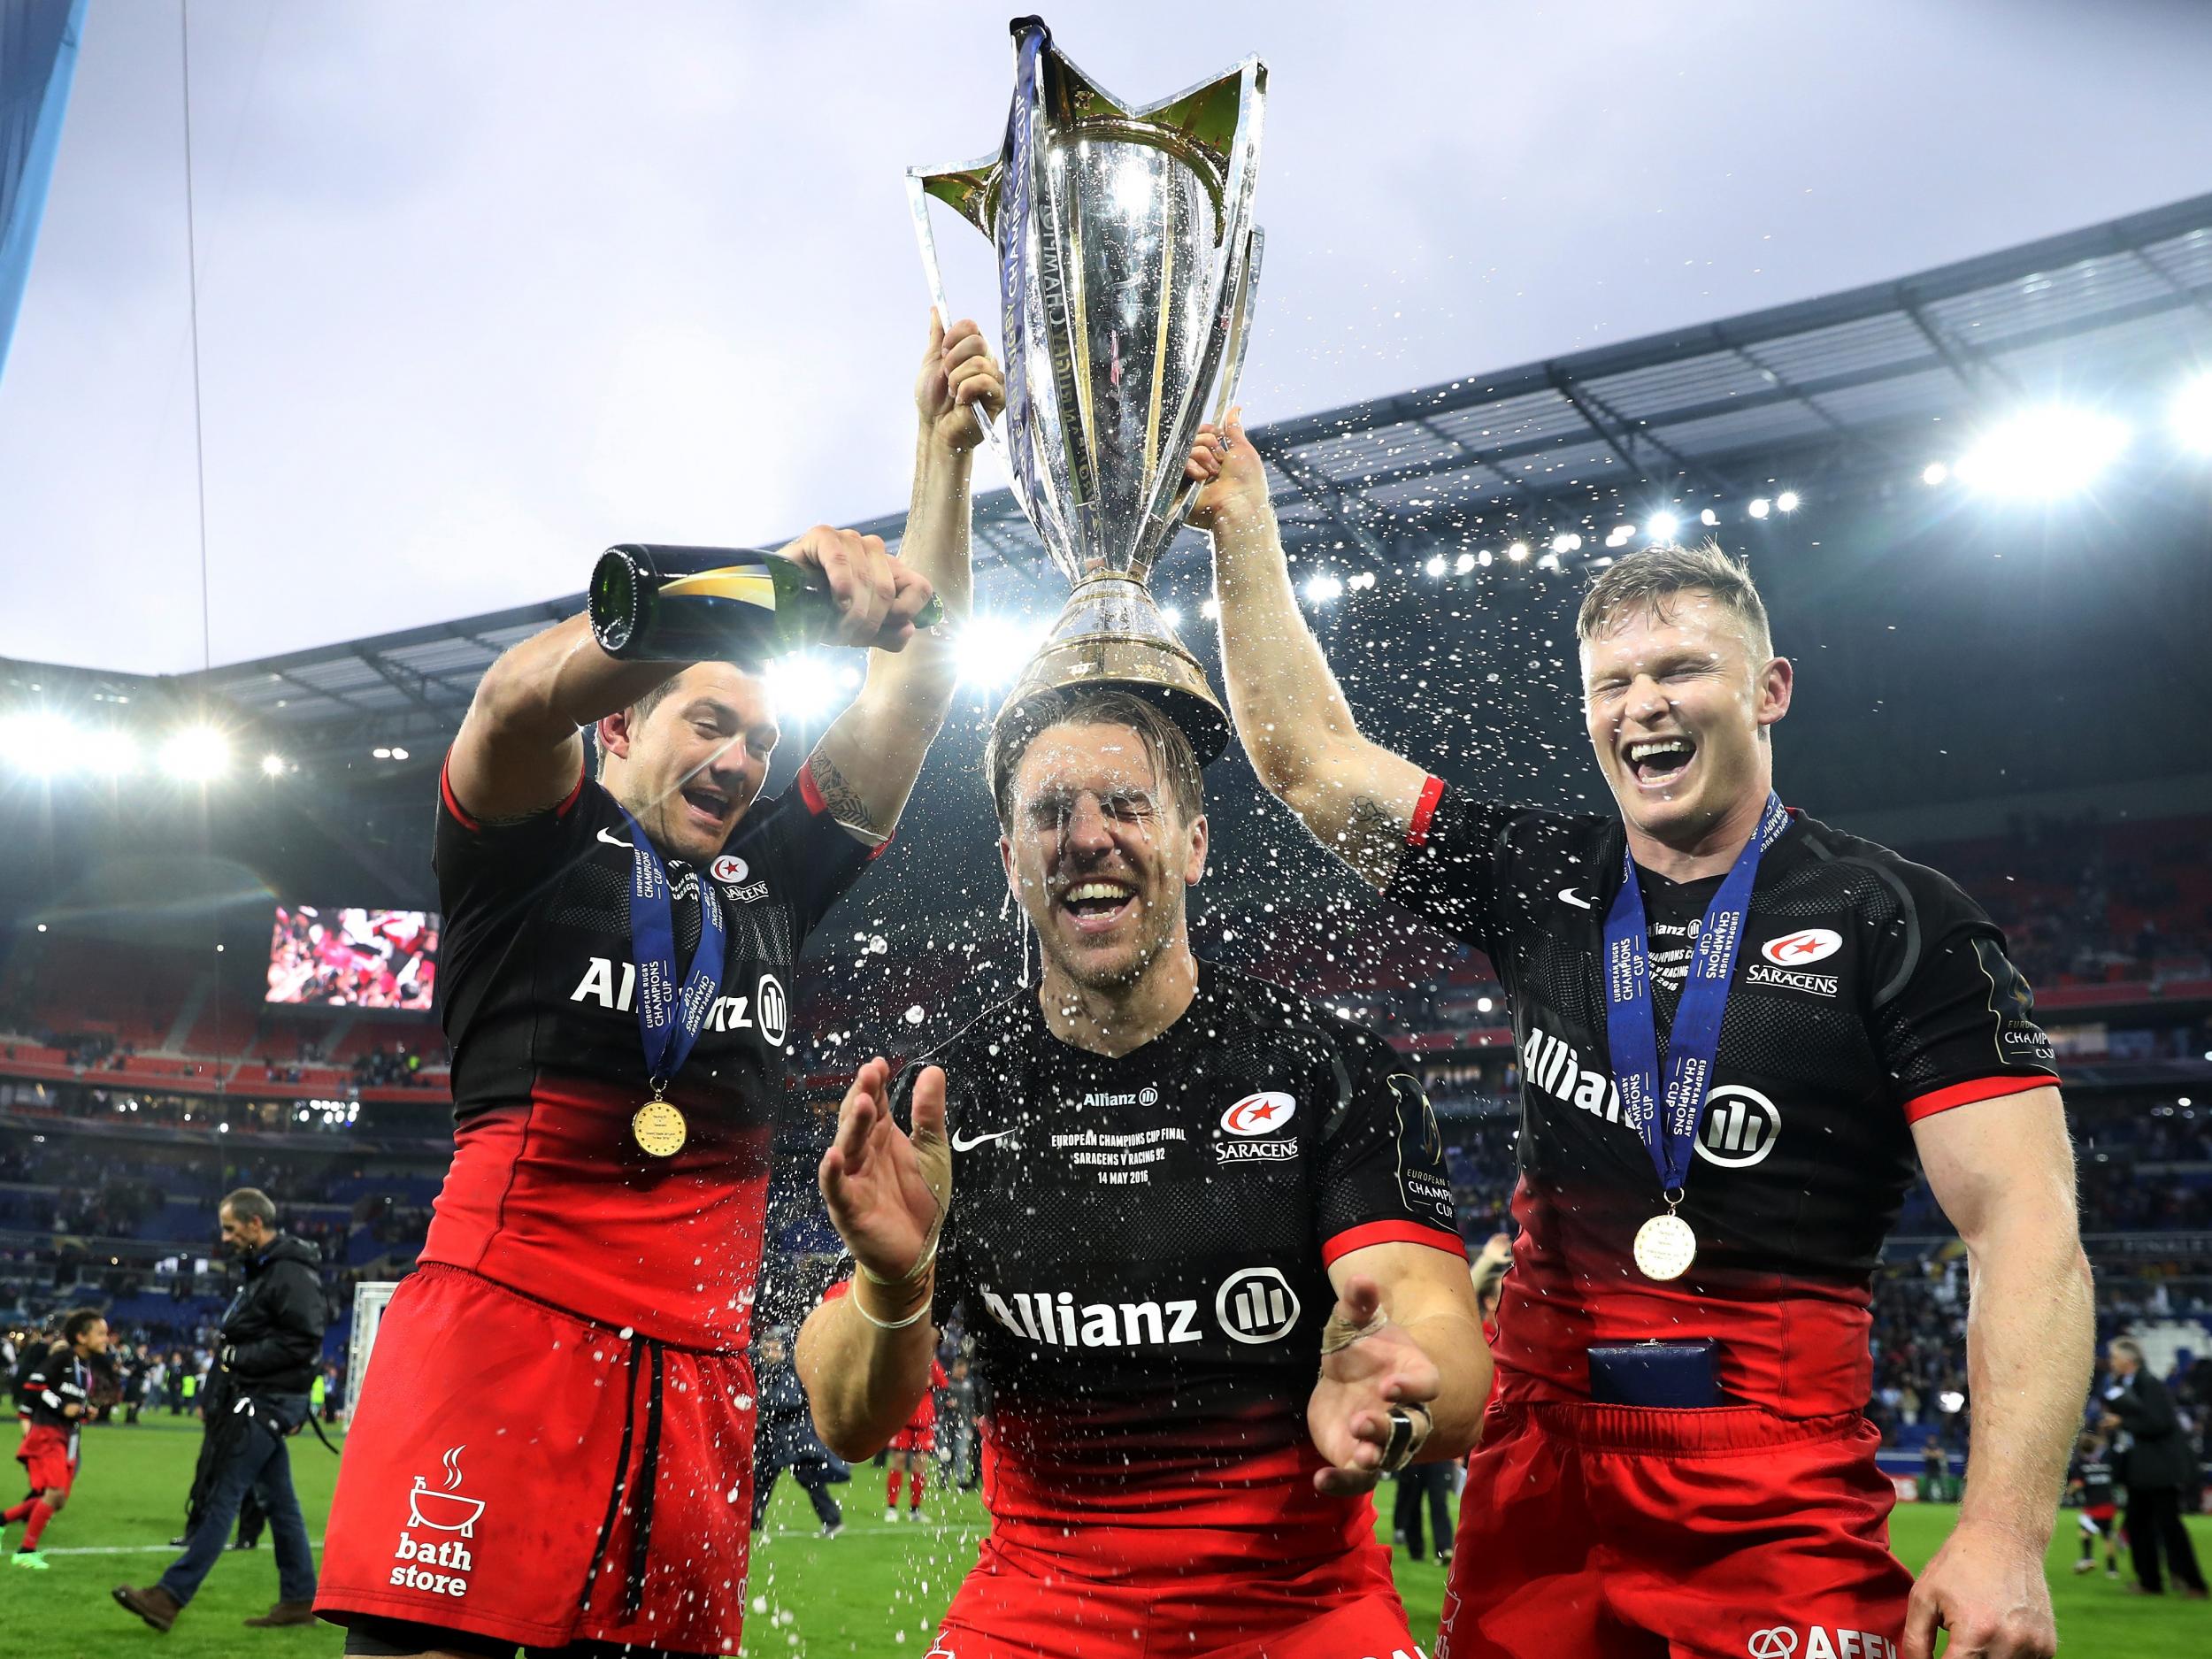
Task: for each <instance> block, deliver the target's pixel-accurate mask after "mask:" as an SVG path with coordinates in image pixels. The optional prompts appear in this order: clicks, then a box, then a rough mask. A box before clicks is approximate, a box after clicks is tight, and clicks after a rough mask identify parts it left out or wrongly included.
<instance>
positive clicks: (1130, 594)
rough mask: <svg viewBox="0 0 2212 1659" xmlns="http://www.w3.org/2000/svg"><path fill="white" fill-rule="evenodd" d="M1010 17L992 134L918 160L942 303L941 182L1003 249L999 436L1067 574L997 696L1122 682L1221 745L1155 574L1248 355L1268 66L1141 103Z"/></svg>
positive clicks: (1214, 701)
mask: <svg viewBox="0 0 2212 1659" xmlns="http://www.w3.org/2000/svg"><path fill="white" fill-rule="evenodd" d="M1013 34H1014V58H1015V72H1014V101H1013V107H1012V109H1011V110H1010V112H1009V113H1008V116H1007V121H1006V141H1005V143H1004V145H1003V146H1002V148H1001V149H1000V150H999V152H998V154H997V155H995V156H987V157H983V158H982V159H980V160H978V161H974V162H971V163H969V164H968V165H965V166H959V167H945V168H939V167H914V168H910V169H909V170H908V173H907V175H906V180H907V193H908V196H909V198H910V201H911V203H912V205H913V211H914V227H915V232H916V234H917V235H918V237H919V238H920V241H921V249H922V263H923V265H924V266H925V268H926V272H927V273H928V278H929V284H930V289H931V293H932V296H933V298H934V299H935V300H936V303H937V307H938V310H939V311H940V313H941V314H942V315H944V316H947V317H949V316H950V315H951V312H950V311H949V308H948V307H947V306H946V304H945V295H944V282H943V279H942V278H941V275H940V274H939V272H938V265H937V248H936V242H935V239H934V238H933V236H932V234H931V232H930V222H929V198H931V197H932V196H934V197H936V198H937V199H938V200H939V201H941V202H943V203H946V204H949V205H950V206H951V207H953V208H954V209H956V211H958V212H959V214H960V216H961V217H962V218H963V219H966V220H967V221H968V222H969V223H970V224H972V225H973V226H974V227H976V228H977V229H978V230H979V231H981V232H982V233H983V234H985V235H986V236H987V237H989V238H990V239H991V240H992V242H994V243H995V245H996V247H997V249H998V281H999V320H1000V342H1001V352H1002V362H1003V363H1004V365H1005V368H1006V422H1005V431H1004V433H1003V434H1000V433H999V432H996V431H987V439H988V442H989V444H990V447H991V449H992V450H993V452H994V453H995V454H996V455H997V456H998V457H999V458H1000V459H1001V460H1002V462H1004V463H1005V465H1006V468H1007V471H1008V473H1009V475H1010V477H1011V478H1012V480H1013V481H1014V493H1015V495H1016V496H1017V498H1018V499H1019V501H1020V502H1021V504H1022V509H1023V511H1025V512H1026V513H1027V514H1028V515H1029V522H1030V524H1031V526H1033V527H1034V528H1035V530H1036V532H1037V535H1038V539H1039V540H1040V541H1042V542H1043V543H1044V545H1045V550H1046V551H1047V552H1048V554H1050V555H1051V557H1052V561H1053V563H1054V564H1056V565H1058V566H1059V567H1060V570H1061V572H1063V573H1064V575H1065V576H1066V577H1067V578H1068V580H1070V581H1071V582H1072V583H1074V584H1075V592H1074V593H1073V594H1072V595H1071V596H1070V598H1069V600H1068V603H1067V607H1066V609H1064V611H1061V613H1060V618H1059V620H1058V621H1057V622H1056V623H1055V624H1054V625H1053V628H1052V634H1051V637H1050V638H1049V639H1048V640H1047V641H1046V642H1045V644H1044V645H1043V646H1042V647H1041V648H1040V649H1039V650H1038V652H1037V654H1036V656H1035V657H1033V658H1032V659H1031V661H1030V664H1029V666H1028V668H1027V669H1026V670H1025V672H1024V673H1023V675H1022V677H1021V679H1020V680H1019V681H1018V683H1017V684H1016V685H1015V687H1014V689H1013V692H1012V693H1011V694H1010V695H1009V697H1008V698H1007V702H1006V708H1007V709H1009V710H1011V709H1013V708H1015V707H1017V706H1018V705H1019V704H1020V703H1024V702H1025V701H1026V700H1027V699H1029V698H1030V697H1032V696H1034V695H1037V694H1038V693H1039V692H1041V691H1044V690H1047V689H1056V688H1061V687H1077V686H1086V685H1099V684H1112V685H1118V686H1121V687H1125V688H1127V689H1129V690H1132V691H1135V692H1139V693H1141V694H1142V695H1146V696H1148V697H1150V698H1152V699H1153V700H1154V701H1156V702H1157V703H1160V704H1162V705H1163V707H1164V709H1165V710H1166V711H1167V712H1168V713H1169V714H1170V715H1171V717H1173V718H1175V720H1176V721H1177V722H1178V723H1179V725H1180V726H1182V727H1183V729H1184V730H1185V731H1186V732H1187V733H1189V734H1190V739H1191V744H1192V747H1193V748H1194V749H1196V750H1197V752H1198V757H1199V759H1200V760H1201V761H1202V762H1204V761H1210V760H1212V759H1213V758H1214V757H1216V756H1217V755H1219V754H1220V753H1221V751H1222V749H1224V748H1225V747H1226V745H1227V743H1228V741H1229V721H1228V717H1227V715H1226V714H1225V712H1224V711H1223V710H1222V706H1221V703H1220V700H1219V699H1218V698H1217V697H1216V696H1215V695H1214V694H1213V687H1210V686H1209V685H1208V684H1207V683H1206V673H1205V670H1204V669H1202V668H1201V667H1200V666H1199V664H1198V660H1197V659H1196V658H1195V657H1193V656H1192V655H1191V654H1190V652H1189V651H1188V650H1187V649H1185V648H1184V645H1183V643H1182V641H1179V640H1178V639H1177V638H1176V637H1175V632H1174V630H1173V629H1172V628H1171V627H1169V626H1168V625H1167V622H1166V620H1165V618H1163V617H1162V616H1161V615H1160V611H1159V607H1158V606H1157V605H1156V604H1155V603H1153V599H1152V595H1151V594H1150V593H1148V591H1147V590H1146V588H1145V580H1146V579H1147V578H1148V576H1149V575H1150V574H1151V572H1152V567H1153V565H1155V564H1156V563H1157V562H1158V559H1159V557H1160V555H1161V553H1162V552H1163V551H1164V550H1165V549H1166V547H1167V544H1168V542H1169V541H1171V539H1172V538H1173V536H1174V534H1175V532H1176V531H1177V530H1178V529H1179V527H1180V526H1181V525H1182V522H1183V516H1184V514H1185V513H1186V512H1187V511H1188V510H1189V507H1190V502H1191V497H1192V495H1193V494H1194V490H1193V488H1191V487H1189V486H1188V485H1187V482H1186V480H1185V479H1184V477H1183V462H1184V457H1187V455H1188V454H1189V453H1190V448H1191V444H1192V442H1193V441H1194V439H1195V438H1196V436H1197V434H1198V427H1199V426H1200V424H1201V423H1202V421H1204V420H1206V419H1209V418H1212V419H1215V420H1219V419H1221V417H1222V416H1224V415H1225V413H1226V412H1227V411H1228V407H1229V403H1230V401H1231V399H1232V398H1233V396H1234V394H1235V391H1236V384H1237V375H1238V372H1239V371H1240V369H1241V367H1242V366H1243V359H1244V346H1245V342H1246V340H1247V339H1248V337H1249V334H1250V327H1251V318H1252V298H1253V287H1254V284H1255V282H1256V280H1257V277H1258V274H1259V266H1260V232H1259V230H1258V228H1257V227H1255V226H1254V225H1253V223H1252V191H1253V187H1254V185H1255V184H1256V181H1257V178H1258V170H1259V153H1260V115H1261V111H1262V109H1263V105H1264V104H1265V103H1266V95H1267V66H1266V65H1264V64H1263V63H1261V62H1260V60H1259V59H1258V58H1247V59H1246V60H1245V61H1244V62H1243V63H1240V64H1239V65H1237V66H1236V67H1235V68H1233V69H1231V70H1230V71H1228V72H1227V73H1225V74H1223V75H1221V76H1220V77H1218V78H1217V79H1216V80H1213V81H1207V82H1206V83H1205V84H1203V85H1202V86H1198V87H1194V88H1191V89H1190V90H1189V91H1187V92H1180V93H1178V94H1176V95H1175V96H1173V97H1171V98H1167V99H1164V100H1163V101H1162V102H1160V103H1158V104H1150V105H1148V106H1146V107H1144V108H1142V109H1137V108H1133V107H1131V106H1129V105H1127V104H1124V103H1123V102H1122V101H1121V100H1119V99H1118V98H1116V97H1114V96H1112V95H1111V94H1110V93H1107V92H1105V91H1103V90H1102V89H1101V88H1099V87H1098V86H1096V85H1095V84H1094V83H1093V82H1092V81H1090V80H1089V78H1088V77H1087V76H1086V75H1085V74H1084V73H1083V72H1082V71H1081V70H1079V69H1078V68H1077V67H1076V66H1075V65H1073V64H1072V63H1070V62H1069V61H1068V59H1067V58H1064V57H1063V56H1062V55H1061V54H1060V52H1059V51H1058V50H1056V49H1055V48H1054V46H1053V44H1052V35H1051V32H1050V31H1049V30H1048V29H1047V28H1046V27H1045V26H1044V24H1043V23H1042V22H1041V21H1040V20H1038V19H1035V18H1020V19H1016V20H1015V22H1014V24H1013Z"/></svg>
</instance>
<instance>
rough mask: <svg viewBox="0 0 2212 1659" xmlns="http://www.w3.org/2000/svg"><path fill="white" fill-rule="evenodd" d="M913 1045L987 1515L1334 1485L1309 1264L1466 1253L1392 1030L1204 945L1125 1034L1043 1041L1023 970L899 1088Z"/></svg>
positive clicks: (1149, 1504)
mask: <svg viewBox="0 0 2212 1659" xmlns="http://www.w3.org/2000/svg"><path fill="white" fill-rule="evenodd" d="M925 1064H934V1065H941V1066H942V1067H944V1069H945V1075H946V1081H947V1095H946V1123H947V1131H948V1133H949V1135H950V1137H951V1140H952V1145H953V1160H952V1162H953V1202H952V1206H951V1211H950V1216H949V1220H948V1223H947V1225H946V1228H945V1231H944V1234H943V1237H942V1240H941V1245H940V1254H939V1257H938V1269H937V1310H936V1311H937V1317H939V1318H940V1320H941V1319H942V1318H943V1317H945V1316H946V1315H947V1314H948V1313H949V1312H950V1311H951V1310H952V1309H953V1307H954V1306H955V1305H956V1304H957V1305H959V1306H960V1307H961V1308H962V1310H963V1312H964V1324H965V1328H966V1329H967V1331H968V1333H970V1335H971V1336H972V1338H973V1339H974V1342H975V1353H976V1361H977V1371H978V1374H979V1378H980V1379H981V1381H982V1383H983V1385H984V1386H985V1388H986V1390H987V1399H988V1413H987V1416H988V1422H987V1428H986V1445H987V1448H988V1450H989V1452H990V1453H991V1460H990V1466H991V1476H992V1479H991V1483H990V1486H989V1488H988V1490H987V1494H986V1495H987V1498H988V1499H989V1501H990V1503H991V1508H992V1511H993V1513H994V1515H995V1517H997V1518H998V1519H1000V1520H1002V1521H1006V1520H1015V1521H1020V1520H1025V1519H1056V1518H1059V1517H1064V1514H1065V1511H1066V1509H1067V1507H1068V1505H1069V1504H1070V1503H1071V1502H1082V1503H1083V1504H1084V1506H1085V1509H1086V1512H1087V1516H1088V1517H1090V1518H1093V1519H1095V1518H1097V1517H1100V1516H1102V1515H1111V1516H1115V1517H1118V1518H1120V1519H1121V1520H1123V1521H1124V1522H1125V1524H1136V1525H1144V1524H1151V1523H1154V1522H1156V1523H1158V1524H1164V1525H1190V1524H1199V1523H1210V1524H1217V1525H1266V1524H1271V1523H1277V1522H1283V1521H1286V1520H1290V1519H1293V1518H1295V1517H1298V1516H1301V1515H1304V1514H1306V1513H1308V1512H1309V1511H1310V1510H1320V1511H1325V1512H1327V1513H1329V1514H1330V1515H1331V1516H1333V1515H1334V1513H1335V1511H1336V1510H1337V1509H1343V1508H1345V1507H1346V1501H1344V1500H1337V1499H1331V1500H1321V1499H1318V1498H1317V1497H1316V1495H1315V1494H1314V1493H1313V1491H1312V1487H1311V1483H1310V1476H1311V1471H1313V1470H1315V1469H1317V1468H1318V1467H1319V1457H1318V1454H1317V1453H1316V1452H1314V1451H1313V1449H1312V1447H1311V1443H1310V1440H1308V1437H1307V1434H1306V1431H1305V1408H1306V1399H1307V1396H1308V1395H1309V1394H1310V1393H1311V1392H1312V1389H1313V1385H1314V1380H1315V1378H1316V1375H1317V1371H1318V1368H1319V1363H1320V1361H1319V1356H1320V1342H1321V1327H1322V1325H1324V1324H1325V1322H1326V1320H1327V1318H1328V1316H1329V1310H1330V1308H1331V1307H1332V1306H1333V1303H1334V1300H1335V1293H1334V1291H1333V1289H1332V1287H1331V1286H1330V1284H1329V1279H1328V1274H1327V1267H1328V1264H1329V1263H1333V1262H1334V1261H1335V1260H1337V1259H1338V1258H1339V1257H1340V1256H1344V1255H1346V1254H1348V1253H1349V1252H1350V1251H1353V1250H1356V1249H1360V1248H1364V1247H1365V1246H1368V1245H1371V1244H1382V1243H1395V1242H1410V1243H1417V1244H1425V1245H1432V1246H1433V1247H1435V1248H1440V1249H1444V1250H1448V1251H1451V1252H1453V1253H1454V1254H1455V1255H1463V1254H1464V1252H1463V1247H1462V1245H1461V1243H1460V1239H1459V1234H1458V1232H1457V1229H1456V1226H1455V1217H1454V1213H1453V1207H1452V1197H1451V1187H1450V1184H1449V1182H1448V1179H1447V1178H1446V1175H1445V1172H1444V1164H1443V1147H1442V1143H1441V1141H1440V1136H1439V1134H1438V1132H1437V1127H1436V1121H1435V1118H1434V1117H1433V1116H1432V1113H1431V1111H1430V1110H1429V1105H1428V1102H1427V1100H1426V1098H1425V1096H1424V1095H1423V1094H1422V1093H1421V1089H1420V1086H1419V1084H1418V1083H1417V1081H1416V1079H1414V1078H1413V1077H1412V1076H1411V1075H1410V1073H1409V1071H1408V1069H1407V1068H1406V1067H1405V1066H1404V1064H1403V1063H1402V1061H1401V1060H1400V1059H1399V1058H1398V1056H1396V1055H1395V1054H1394V1052H1393V1051H1392V1049H1391V1048H1390V1047H1389V1046H1388V1045H1387V1044H1386V1043H1385V1042H1383V1041H1380V1040H1379V1039H1378V1038H1377V1037H1375V1036H1374V1035H1373V1034H1371V1033H1368V1032H1365V1031H1363V1030H1362V1029H1360V1028H1359V1027H1358V1026H1356V1025H1352V1024H1351V1023H1350V1022H1348V1021H1346V1020H1343V1019H1340V1018H1337V1017H1336V1016H1334V1015H1333V1014H1330V1013H1327V1012H1325V1010H1321V1009H1319V1008H1317V1007H1315V1006H1314V1005H1313V1004H1312V1003H1310V1002H1306V1001H1305V1000H1304V999H1303V998H1302V997H1299V996H1296V995H1293V994H1292V993H1290V992H1288V991H1285V990H1282V989H1280V988H1279V987H1276V986H1273V985H1270V984H1268V983H1266V982H1265V981H1263V980H1259V979H1250V978H1248V977H1246V976H1244V975H1241V974H1238V973H1234V972H1230V971H1229V970H1226V969H1224V968H1220V967H1217V966H1215V965H1212V964H1201V966H1200V979H1199V989H1198V994H1197V995H1196V997H1195V998H1194V1000H1193V1001H1192V1002H1191V1005H1190V1007H1189V1008H1188V1009H1187V1010H1185V1012H1184V1014H1183V1016H1182V1018H1180V1019H1179V1020H1178V1021H1176V1023H1175V1024H1174V1025H1171V1026H1170V1027H1169V1028H1168V1029H1167V1030H1166V1031H1164V1032H1163V1033H1160V1034H1159V1035H1158V1036H1157V1037H1156V1038H1154V1039H1153V1040H1152V1041H1150V1042H1148V1043H1146V1044H1145V1045H1144V1046H1143V1047H1141V1048H1138V1049H1136V1050H1134V1051H1133V1052H1132V1053H1130V1054H1126V1055H1123V1056H1119V1057H1118V1058H1109V1057H1107V1056H1102V1055H1096V1054H1091V1053H1088V1052H1087V1051H1085V1050H1083V1049H1079V1048H1073V1047H1071V1046H1070V1045H1068V1044H1066V1043H1064V1042H1062V1041H1060V1040H1059V1039H1058V1038H1056V1037H1055V1036H1054V1035H1053V1034H1052V1033H1051V1031H1050V1030H1049V1028H1048V1026H1047V1025H1046V1024H1045V1021H1044V1016H1043V1013H1042V1011H1041V1009H1040V1008H1039V1006H1038V1002H1037V998H1036V995H1035V994H1034V993H1033V992H1024V993H1021V994H1020V995H1017V996H1015V997H1014V998H1012V999H1010V1000H1009V1001H1008V1002H1002V1003H1001V1004H1000V1005H999V1006H997V1007H996V1008H995V1009H993V1010H990V1011H988V1012H987V1013H986V1014H984V1015H983V1016H982V1017H981V1018H979V1019H977V1020H976V1021H975V1022H974V1023H973V1024H972V1025H970V1026H968V1028H967V1029H966V1030H964V1032H962V1033H960V1034H959V1035H958V1036H957V1037H956V1038H955V1039H953V1040H952V1041H950V1042H949V1043H948V1044H946V1045H945V1046H944V1047H943V1048H941V1049H939V1050H938V1051H937V1052H936V1053H934V1054H933V1055H930V1056H926V1058H925V1059H923V1060H920V1061H917V1062H916V1063H915V1064H914V1065H911V1066H910V1067H908V1068H907V1070H906V1071H905V1072H904V1073H903V1074H902V1077H901V1079H900V1083H899V1087H898V1094H897V1098H898V1100H899V1102H900V1104H901V1106H902V1108H903V1107H904V1106H905V1105H906V1103H907V1102H908V1101H909V1099H910V1094H911V1090H912V1086H913V1079H914V1077H915V1075H916V1073H917V1071H918V1070H919V1068H920V1067H921V1066H922V1065H925ZM1225 1471H1231V1472H1227V1473H1225Z"/></svg>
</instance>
